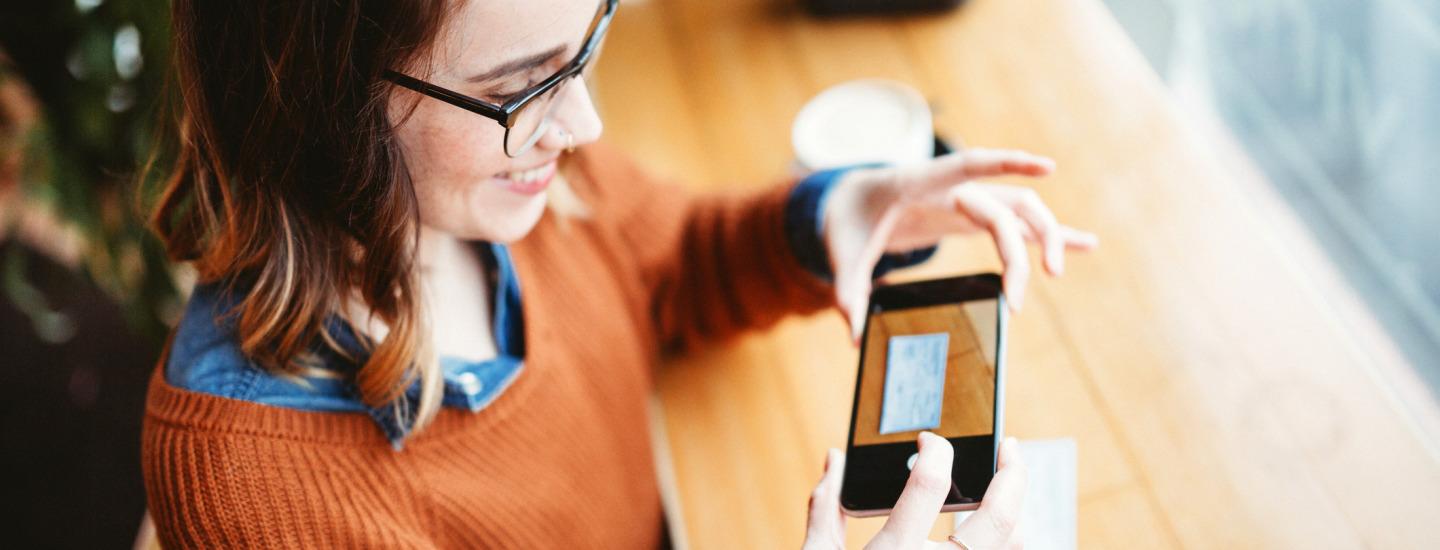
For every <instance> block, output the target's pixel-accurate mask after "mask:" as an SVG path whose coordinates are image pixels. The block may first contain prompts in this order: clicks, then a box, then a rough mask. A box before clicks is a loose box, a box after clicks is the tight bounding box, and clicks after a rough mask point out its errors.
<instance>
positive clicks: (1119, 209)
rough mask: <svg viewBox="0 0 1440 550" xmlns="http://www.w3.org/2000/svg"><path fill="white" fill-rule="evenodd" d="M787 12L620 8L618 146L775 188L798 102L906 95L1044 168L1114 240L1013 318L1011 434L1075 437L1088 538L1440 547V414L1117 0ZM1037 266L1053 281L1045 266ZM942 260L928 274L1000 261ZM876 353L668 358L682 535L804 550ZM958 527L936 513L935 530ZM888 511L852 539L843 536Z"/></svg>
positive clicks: (780, 346) (738, 3)
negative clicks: (1113, 4)
mask: <svg viewBox="0 0 1440 550" xmlns="http://www.w3.org/2000/svg"><path fill="white" fill-rule="evenodd" d="M793 4H794V3H793V2H789V1H779V0H727V1H724V2H714V1H710V0H652V1H649V2H643V3H636V2H629V3H627V4H626V5H625V6H624V7H622V8H621V11H620V13H619V15H618V16H617V18H616V20H615V27H614V28H613V31H612V33H611V35H610V38H609V39H608V44H607V46H606V51H605V55H604V59H603V61H601V62H600V67H599V74H598V75H597V82H596V90H597V95H598V98H597V100H598V102H599V104H600V106H601V109H602V112H603V114H604V117H605V120H606V124H607V139H610V140H612V141H613V142H616V143H618V144H620V145H621V146H622V147H624V148H625V149H628V150H629V151H630V152H631V153H633V154H634V155H635V156H637V157H640V158H641V159H642V162H644V163H645V164H646V165H647V166H649V167H650V168H651V169H652V170H654V171H656V172H658V173H662V174H667V175H671V176H674V177H677V178H680V179H682V180H683V181H685V182H688V183H690V184H692V185H694V186H696V187H699V188H706V189H718V188H720V187H722V186H736V185H739V186H757V185H766V184H769V183H773V182H774V181H775V178H776V177H777V176H781V175H783V174H784V173H785V172H786V170H787V164H788V162H789V160H790V158H791V149H790V146H789V129H790V122H791V120H792V118H793V117H794V115H795V113H796V112H797V111H798V110H799V108H800V106H801V105H802V104H803V103H804V102H805V100H806V99H807V98H809V97H811V96H812V95H814V94H815V93H817V92H819V91H820V90H822V89H823V88H825V87H827V86H829V85H832V84H835V83H838V82H841V81H844V80H849V79H853V78H861V77H882V78H891V79H896V80H901V81H904V82H907V83H909V84H911V85H913V86H915V87H916V88H918V89H920V90H921V91H922V92H924V93H925V94H926V95H927V96H928V97H930V98H932V100H933V101H934V102H935V104H936V107H937V109H938V113H937V126H938V127H939V128H940V130H941V131H942V132H944V133H946V134H948V135H950V136H963V138H964V140H965V141H966V142H967V143H969V144H983V145H986V146H996V147H1017V148H1024V149H1027V150H1031V151H1035V152H1039V153H1043V154H1047V155H1051V156H1053V157H1054V158H1055V159H1056V160H1057V161H1058V165H1059V170H1058V172H1057V173H1056V174H1055V175H1054V176H1052V177H1050V178H1048V179H1045V180H1042V181H1036V182H1026V183H1027V184H1030V185H1034V186H1035V188H1036V189H1037V190H1038V191H1039V192H1040V193H1041V194H1042V196H1044V197H1045V198H1046V200H1047V202H1049V204H1050V205H1051V206H1052V207H1053V208H1054V210H1055V211H1056V213H1057V214H1058V215H1059V216H1060V218H1061V219H1062V220H1065V221H1067V222H1069V223H1071V224H1074V225H1077V226H1080V227H1084V228H1088V229H1091V230H1094V231H1096V232H1098V233H1099V234H1100V235H1101V238H1102V239H1103V246H1102V248H1101V249H1100V250H1099V251H1097V252H1096V253H1093V254H1090V255H1088V256H1073V257H1071V258H1070V260H1069V262H1068V265H1067V274H1066V276H1065V277H1064V278H1063V279H1059V280H1036V281H1034V282H1033V283H1032V286H1031V289H1030V294H1029V299H1028V300H1027V307H1026V309H1025V311H1023V312H1022V313H1021V314H1020V315H1019V316H1018V318H1016V319H1015V322H1014V323H1013V324H1012V335H1011V338H1012V340H1011V341H1012V348H1011V350H1010V355H1009V360H1010V366H1011V367H1010V388H1009V394H1008V405H1009V406H1008V409H1007V411H1006V415H1007V422H1006V424H1007V428H1008V431H1009V432H1010V433H1013V434H1015V435H1018V436H1020V437H1022V438H1043V437H1061V436H1068V437H1074V438H1075V439H1076V440H1077V441H1078V445H1079V488H1078V489H1079V521H1080V523H1079V540H1080V545H1081V546H1082V547H1085V548H1111V547H1124V548H1152V547H1211V546H1220V547H1234V546H1241V547H1267V548H1272V547H1307V548H1308V547H1332V546H1333V547H1359V546H1369V547H1382V548H1400V547H1416V546H1423V545H1427V544H1428V545H1433V544H1436V543H1437V542H1440V435H1437V434H1440V429H1437V427H1440V412H1437V406H1436V403H1435V400H1434V398H1433V397H1432V396H1431V395H1430V394H1429V393H1428V392H1427V390H1426V389H1425V388H1424V387H1423V386H1422V385H1421V384H1420V383H1419V381H1418V379H1417V378H1416V377H1415V376H1414V375H1413V374H1412V373H1411V372H1410V370H1409V367H1408V366H1407V365H1406V364H1405V363H1404V360H1403V359H1402V358H1401V356H1400V355H1398V352H1397V350H1396V349H1395V347H1394V346H1393V345H1392V344H1391V343H1390V342H1389V340H1388V339H1387V338H1386V336H1385V335H1384V333H1383V332H1382V331H1381V329H1380V328H1379V327H1378V325H1377V323H1376V322H1375V320H1374V319H1373V318H1372V317H1371V316H1370V315H1369V314H1368V313H1367V312H1366V310H1365V309H1364V307H1363V303H1362V299H1361V297H1359V296H1356V295H1355V294H1354V293H1353V291H1351V290H1350V289H1348V288H1347V287H1346V286H1345V285H1344V284H1343V282H1342V280H1341V279H1340V277H1339V275H1338V274H1337V272H1336V270H1335V269H1334V268H1333V267H1332V266H1331V265H1329V263H1328V261H1327V260H1326V259H1325V258H1324V256H1323V255H1322V254H1321V252H1320V251H1319V249H1318V247H1317V246H1316V244H1315V243H1314V242H1313V240H1312V238H1311V237H1310V236H1309V235H1308V234H1307V233H1306V232H1305V231H1304V229H1303V228H1302V227H1301V226H1300V225H1299V223H1298V222H1297V220H1296V219H1295V218H1294V216H1293V214H1292V213H1291V212H1290V210H1289V209H1288V208H1287V207H1286V206H1285V204H1284V203H1283V202H1282V201H1280V200H1279V198H1278V197H1277V196H1276V195H1275V193H1274V192H1273V191H1272V190H1271V189H1270V187H1269V186H1268V185H1267V184H1266V182H1265V181H1264V180H1263V179H1262V177H1261V176H1260V175H1259V173H1258V172H1257V171H1256V170H1255V169H1254V167H1253V166H1251V165H1250V164H1249V161H1248V160H1247V159H1246V157H1245V156H1244V155H1243V153H1242V152H1240V151H1239V150H1238V149H1237V148H1236V147H1235V146H1234V144H1233V142H1232V141H1231V140H1230V138H1229V137H1228V136H1227V135H1226V134H1225V133H1224V132H1223V131H1221V130H1219V129H1218V127H1217V126H1215V125H1214V124H1213V123H1212V122H1211V121H1209V120H1208V119H1207V118H1205V117H1203V116H1200V115H1198V114H1195V113H1191V112H1186V111H1185V110H1184V109H1183V108H1182V107H1181V106H1180V104H1179V103H1178V101H1177V100H1176V99H1175V98H1174V97H1173V96H1172V95H1171V94H1170V93H1169V92H1168V91H1167V90H1166V88H1165V87H1164V85H1163V83H1162V82H1161V81H1160V80H1159V79H1158V78H1157V77H1156V75H1155V74H1154V73H1153V72H1152V71H1151V70H1150V69H1149V67H1148V66H1147V65H1146V64H1145V62H1144V60H1143V59H1142V58H1141V56H1140V55H1139V54H1138V53H1137V51H1136V50H1135V48H1134V47H1133V45H1132V44H1131V43H1130V42H1129V41H1128V40H1127V38H1126V37H1125V36H1124V34H1123V32H1122V31H1121V29H1120V28H1119V27H1118V26H1117V25H1116V23H1115V22H1114V20H1112V19H1111V17H1110V16H1109V14H1108V13H1107V12H1106V11H1105V9H1104V7H1103V6H1102V5H1101V4H1100V3H1099V1H1098V0H972V1H971V2H969V4H968V5H967V6H966V7H965V8H963V9H961V10H959V11H957V12H953V13H950V14H945V15H941V16H930V17H917V18H892V19H865V20H858V21H817V20H813V19H811V18H809V17H806V16H805V15H804V14H802V13H800V12H799V11H798V9H797V8H796V7H795V6H793ZM1037 265H1038V264H1037ZM996 267H998V260H997V258H996V255H995V253H994V251H993V248H992V246H991V244H990V243H989V242H988V241H987V240H986V239H983V238H964V239H953V240H950V241H947V242H946V243H945V244H944V246H943V248H942V252H941V254H940V255H939V256H938V257H937V258H936V259H935V260H934V261H932V262H930V264H929V265H927V266H926V267H924V268H922V269H920V270H918V271H919V273H915V274H910V275H911V276H915V277H925V276H935V275H941V274H948V273H958V272H973V271H980V270H993V269H995V268H996ZM856 356H857V353H856V350H855V349H854V348H853V347H852V346H851V345H850V344H849V343H847V341H846V337H845V330H844V329H843V327H842V324H841V322H840V318H839V316H838V315H835V314H824V315H820V316H816V317H812V318H806V319H795V320H792V321H787V322H786V323H784V324H782V325H781V326H779V327H778V328H776V329H775V330H772V331H769V332H768V333H766V334H761V335H755V336H752V337H747V338H745V339H743V340H741V341H740V342H738V343H736V344H734V345H732V346H729V347H726V348H725V349H719V350H714V351H710V352H705V353H702V354H699V355H696V356H691V357H687V358H684V359H681V360H678V361H676V362H674V364H672V365H670V366H669V368H668V369H667V370H666V371H665V373H664V374H663V375H662V377H661V380H660V383H659V395H660V401H661V402H662V403H663V411H664V414H663V417H662V418H663V420H661V421H660V422H659V424H661V425H662V426H663V428H664V432H665V433H667V434H668V441H663V440H662V441H661V442H660V443H659V445H660V446H661V447H662V449H661V450H662V451H664V450H667V449H668V450H669V454H670V455H671V456H672V457H673V472H672V473H673V476H674V481H676V486H677V487H678V491H677V493H676V495H677V496H678V503H677V504H678V506H679V508H680V509H682V510H683V513H681V514H680V515H679V519H680V520H682V522H683V533H682V535H683V538H684V539H685V540H687V541H688V542H689V543H690V544H691V545H692V546H693V547H696V548H794V547H797V546H798V545H799V543H800V541H801V538H802V536H803V530H804V522H805V504H806V499H807V497H808V494H809V491H810V490H811V488H812V487H813V484H814V482H815V480H816V479H817V477H818V476H819V474H820V469H821V464H822V462H823V458H824V453H825V449H826V448H828V447H843V445H844V443H845V435H846V434H845V432H846V429H847V427H848V426H847V422H848V418H849V413H850V410H849V409H850V398H851V396H852V390H853V384H854V372H855V370H854V369H855V365H856ZM947 521H948V518H945V519H942V521H940V522H937V526H936V530H935V535H936V538H938V537H939V536H940V534H941V533H943V532H944V524H945V523H946V522H947ZM879 524H880V520H865V521H856V520H852V521H851V523H850V526H851V528H850V532H851V539H850V542H851V545H852V546H857V547H858V546H859V545H861V544H863V541H864V540H866V539H868V537H869V536H870V534H872V533H873V532H874V531H875V530H876V529H878V527H879Z"/></svg>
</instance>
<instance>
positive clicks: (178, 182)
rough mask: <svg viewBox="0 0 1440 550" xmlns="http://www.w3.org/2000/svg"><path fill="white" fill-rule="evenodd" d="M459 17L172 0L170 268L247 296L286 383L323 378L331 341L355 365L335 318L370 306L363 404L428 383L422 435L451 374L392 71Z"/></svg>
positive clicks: (361, 379)
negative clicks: (419, 244) (425, 277)
mask: <svg viewBox="0 0 1440 550" xmlns="http://www.w3.org/2000/svg"><path fill="white" fill-rule="evenodd" d="M449 9H450V6H447V5H446V2H445V0H384V1H369V2H365V1H355V0H349V1H345V0H336V1H325V2H282V1H275V0H248V1H245V2H202V1H198V0H174V2H173V8H172V14H171V15H172V23H171V25H172V30H173V38H172V40H173V56H174V60H173V63H174V65H173V69H174V72H173V75H172V85H174V86H175V88H176V90H177V91H178V97H177V98H176V100H177V101H178V102H179V105H178V108H177V109H174V110H173V112H174V113H175V116H176V117H177V119H176V120H175V121H174V124H173V127H174V129H175V130H176V132H177V135H176V138H177V139H176V140H175V141H178V143H176V144H175V146H176V147H177V148H178V149H176V150H175V156H174V163H173V166H169V176H168V178H167V180H166V182H165V186H164V190H163V191H162V192H161V194H160V195H159V199H158V203H157V205H156V207H155V209H154V211H153V215H152V218H151V225H152V227H153V229H154V230H155V232H156V233H158V234H159V235H160V237H161V239H163V240H164V242H165V246H166V250H167V251H168V253H169V255H170V257H171V258H172V259H174V260H185V261H192V262H193V263H194V266H195V268H196V270H197V272H198V275H199V278H200V280H201V281H206V282H211V281H219V282H223V283H224V287H225V288H226V292H231V293H235V294H236V295H237V296H238V301H237V302H236V306H235V308H234V309H233V310H232V311H230V312H228V315H233V318H234V320H235V327H236V331H237V333H238V340H239V344H240V347H241V349H242V351H243V352H244V353H245V355H246V356H248V357H250V358H251V359H253V360H255V361H256V362H258V363H259V364H260V365H262V366H264V367H265V368H267V369H271V370H272V372H277V373H279V374H282V375H296V376H298V375H300V374H302V373H305V372H308V366H310V364H309V363H308V362H307V361H308V360H309V359H308V358H311V357H312V356H311V355H310V354H309V353H308V351H309V350H310V349H311V346H313V345H314V344H315V343H316V342H317V341H324V342H325V343H326V344H327V345H329V346H330V347H331V348H334V349H336V351H338V352H340V353H342V354H344V353H345V351H344V350H341V349H339V346H337V345H336V344H335V342H334V341H333V340H331V339H330V338H329V335H327V334H326V333H325V331H324V326H325V320H326V319H327V317H329V316H330V315H334V314H343V312H344V310H345V300H346V299H348V298H351V297H353V298H358V299H360V300H363V302H364V304H365V305H366V306H367V308H368V309H369V311H370V314H371V315H373V316H374V317H376V318H378V319H379V320H381V321H383V322H384V324H385V325H386V326H387V327H388V328H389V332H388V334H387V335H386V336H385V337H384V338H383V339H380V340H379V341H378V342H372V341H368V340H367V341H366V342H365V345H366V347H367V348H369V351H370V354H369V358H368V359H367V360H366V361H365V363H364V365H363V366H361V368H360V369H359V370H358V371H357V372H356V374H355V382H356V385H357V387H358V389H359V392H360V395H361V398H362V399H363V400H364V401H365V402H366V404H368V405H371V406H378V405H381V404H386V403H395V404H397V405H398V404H399V403H401V402H402V400H403V399H405V394H404V390H405V389H406V388H408V387H409V386H410V385H411V384H413V383H414V382H415V380H417V379H419V380H421V382H422V383H421V385H422V392H421V396H422V397H421V399H420V403H419V406H418V407H417V413H416V417H417V420H418V422H417V423H416V428H419V427H420V426H423V425H424V424H425V423H426V422H428V420H429V419H430V418H432V417H433V415H434V413H435V411H436V410H438V407H439V401H440V391H439V389H440V377H439V374H438V366H437V365H436V364H435V361H434V358H433V354H432V353H431V352H430V351H429V344H428V340H429V338H428V337H426V335H427V334H428V330H426V328H425V326H424V315H422V312H421V311H420V309H421V306H422V299H421V297H420V295H419V287H418V283H417V281H416V280H415V270H414V269H413V267H414V249H415V245H416V241H417V239H418V226H417V223H418V220H417V209H416V199H415V193H414V189H413V188H412V185H411V181H410V177H409V173H408V171H407V170H406V167H405V159H404V157H403V156H402V155H401V152H400V148H399V146H398V143H397V141H396V137H395V134H394V126H393V124H392V121H391V119H390V116H388V115H389V113H388V112H387V111H388V105H389V99H390V94H391V93H392V90H393V89H394V88H393V87H392V86H391V85H390V84H389V83H387V82H386V81H384V80H383V79H382V74H383V71H385V70H386V69H393V68H405V67H413V66H414V65H415V64H417V62H419V61H420V60H422V59H423V58H424V57H426V56H427V54H428V52H429V49H430V46H431V44H432V43H433V42H434V41H435V38H436V37H437V36H438V34H439V32H440V30H441V27H442V22H443V20H444V19H445V18H446V16H447V14H448V11H449ZM317 339H318V340H317ZM362 340H364V339H363V338H362ZM397 410H401V411H403V408H400V407H397Z"/></svg>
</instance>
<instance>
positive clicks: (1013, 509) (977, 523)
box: [955, 437, 1026, 548]
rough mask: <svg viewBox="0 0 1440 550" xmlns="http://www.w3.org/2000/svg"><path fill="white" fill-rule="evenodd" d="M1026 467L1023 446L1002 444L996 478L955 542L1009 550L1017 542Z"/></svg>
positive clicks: (1011, 440) (1009, 440)
mask: <svg viewBox="0 0 1440 550" xmlns="http://www.w3.org/2000/svg"><path fill="white" fill-rule="evenodd" d="M1025 478H1026V471H1025V463H1024V462H1023V461H1022V459H1021V457H1020V445H1019V444H1018V443H1017V442H1016V441H1015V438H1013V437H1007V438H1005V441H1004V442H1002V443H1001V444H1000V454H999V457H998V458H997V462H996V470H995V477H994V478H993V479H991V481H990V487H989V488H988V489H986V490H985V496H984V498H982V499H981V500H980V508H979V509H978V510H975V512H974V513H972V514H970V517H968V518H965V521H964V522H962V523H961V524H960V526H959V527H957V528H956V529H955V538H958V539H960V540H962V541H965V544H966V545H967V546H969V547H971V548H1007V547H1009V546H1010V545H1011V543H1013V542H1015V541H1016V538H1015V536H1016V531H1015V528H1016V525H1017V523H1018V522H1019V521H1020V515H1021V512H1022V504H1023V499H1024V496H1025V483H1026V480H1025Z"/></svg>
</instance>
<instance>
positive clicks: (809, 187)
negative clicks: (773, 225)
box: [785, 163, 939, 282]
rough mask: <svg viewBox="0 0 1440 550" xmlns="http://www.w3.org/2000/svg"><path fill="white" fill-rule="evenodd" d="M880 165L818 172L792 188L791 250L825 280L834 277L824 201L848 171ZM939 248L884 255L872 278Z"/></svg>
mask: <svg viewBox="0 0 1440 550" xmlns="http://www.w3.org/2000/svg"><path fill="white" fill-rule="evenodd" d="M877 166H881V165H880V164H873V163H872V164H858V165H854V166H845V167H841V168H831V169H829V170H822V171H819V172H815V173H814V174H810V175H809V176H806V177H805V178H804V179H802V180H800V183H798V184H796V185H795V187H794V188H793V189H792V190H791V191H790V198H789V199H788V201H787V202H786V205H785V236H786V239H787V240H789V241H790V250H791V251H792V252H794V254H795V258H796V259H797V260H799V262H800V265H801V266H804V267H805V270H806V271H809V272H810V273H812V274H814V275H815V276H816V277H819V278H820V279H822V280H824V281H826V282H830V281H831V280H832V279H834V274H833V273H832V272H831V271H830V253H829V250H828V249H827V248H826V247H825V238H824V227H825V225H824V223H825V220H824V213H825V200H826V199H828V198H829V196H830V191H831V190H833V189H834V188H835V184H836V183H837V182H839V181H840V178H841V176H844V175H845V174H846V173H847V172H849V171H851V170H854V169H857V168H874V167H877ZM938 248H939V245H935V246H928V247H925V248H917V249H915V250H909V251H906V252H894V253H889V254H885V255H884V256H881V257H880V261H878V262H876V263H875V271H873V272H872V273H871V274H870V277H871V278H872V279H878V278H880V277H881V276H883V275H884V274H886V273H888V272H890V271H892V270H895V269H899V268H902V267H910V266H912V265H915V264H918V263H921V262H924V261H925V260H928V259H930V257H931V256H934V255H935V250H936V249H938Z"/></svg>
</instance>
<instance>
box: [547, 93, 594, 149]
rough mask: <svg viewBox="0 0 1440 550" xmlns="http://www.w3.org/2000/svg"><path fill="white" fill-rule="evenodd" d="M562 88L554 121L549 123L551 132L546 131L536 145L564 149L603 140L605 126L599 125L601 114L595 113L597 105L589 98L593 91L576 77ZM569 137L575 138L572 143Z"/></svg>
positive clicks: (556, 103) (556, 104)
mask: <svg viewBox="0 0 1440 550" xmlns="http://www.w3.org/2000/svg"><path fill="white" fill-rule="evenodd" d="M561 86H562V87H563V89H561V90H560V96H559V97H557V98H556V100H557V101H556V102H555V105H554V109H555V112H554V113H553V114H552V116H553V117H554V118H553V119H552V120H551V122H550V127H551V130H550V131H547V132H545V135H544V136H543V137H541V138H540V142H539V143H537V144H536V145H537V146H539V147H543V148H545V149H550V150H564V149H565V148H566V147H567V146H570V145H574V146H576V147H579V146H581V145H584V144H586V143H590V142H593V141H595V140H597V139H600V133H601V132H602V131H603V130H604V123H602V122H600V114H599V113H597V112H596V111H595V103H594V101H593V100H592V99H591V98H590V88H589V87H587V86H586V85H585V81H584V80H583V79H581V78H580V77H574V78H571V79H570V80H569V81H568V82H565V83H563V84H561ZM569 135H573V138H571V139H573V142H572V141H571V140H570V139H566V138H567V136H569Z"/></svg>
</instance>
